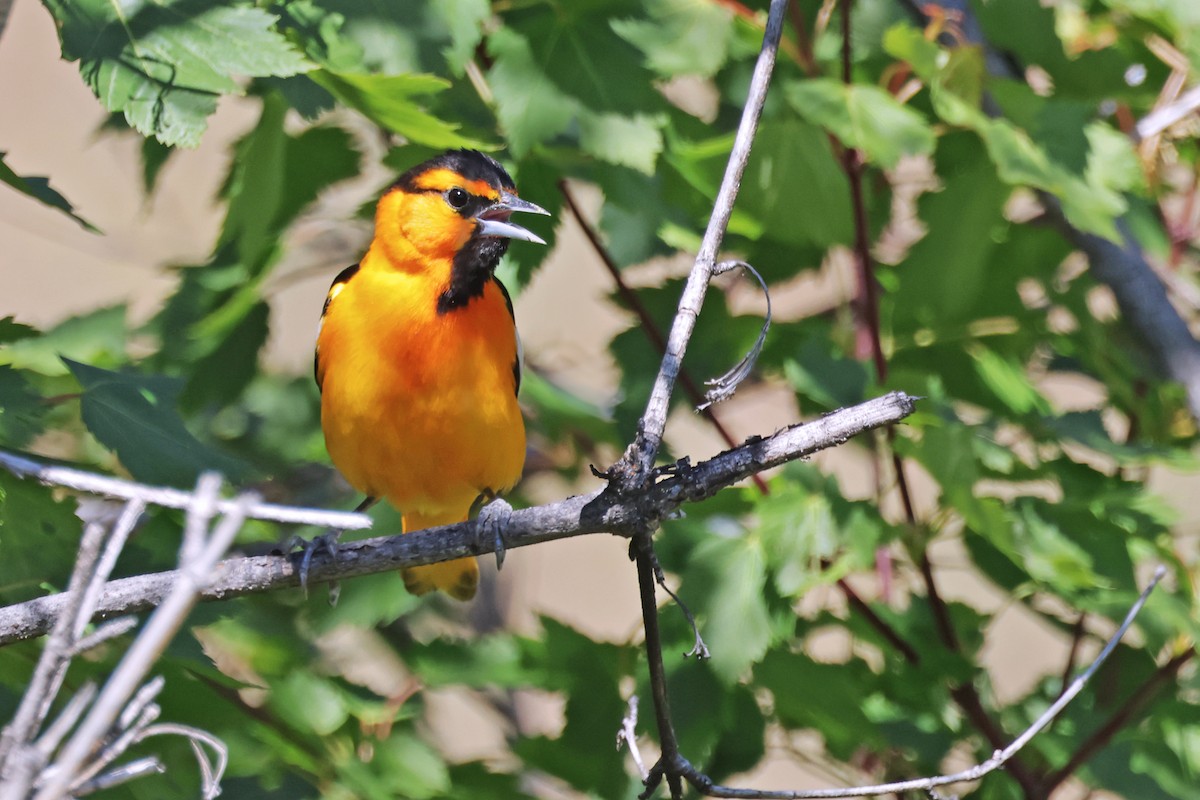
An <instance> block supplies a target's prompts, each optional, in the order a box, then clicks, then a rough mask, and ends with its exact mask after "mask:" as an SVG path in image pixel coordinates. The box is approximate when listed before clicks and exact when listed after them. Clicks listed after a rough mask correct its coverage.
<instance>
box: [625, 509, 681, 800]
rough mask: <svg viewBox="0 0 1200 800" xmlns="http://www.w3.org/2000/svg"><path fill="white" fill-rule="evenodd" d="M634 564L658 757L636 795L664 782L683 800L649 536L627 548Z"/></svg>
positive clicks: (643, 798) (650, 791)
mask: <svg viewBox="0 0 1200 800" xmlns="http://www.w3.org/2000/svg"><path fill="white" fill-rule="evenodd" d="M631 547H632V550H633V554H634V560H635V561H636V562H637V574H638V592H639V594H640V597H641V603H642V626H643V628H644V629H645V631H646V666H647V668H648V669H649V671H650V696H651V698H652V699H653V701H654V717H655V722H656V724H657V726H658V741H659V745H660V746H661V748H662V753H661V754H660V755H659V757H658V761H657V762H656V763H655V764H654V766H652V767H651V768H650V771H649V772H648V773H647V774H646V776H645V777H644V778H643V780H642V783H643V784H645V786H646V790H645V791H644V792H642V793H641V794H640V795H638V797H639V798H641V800H646V798H648V797H650V795H652V794H653V793H654V790H655V789H657V788H658V784H659V783H660V782H661V781H662V780H663V779H664V778H665V779H666V781H667V786H668V787H669V788H670V790H671V798H672V800H680V799H681V798H682V797H683V784H682V782H681V780H680V778H681V776H682V775H683V774H684V773H685V772H686V770H687V769H689V768H690V767H691V765H690V764H688V763H687V761H686V759H684V757H683V755H682V754H681V753H680V752H679V741H678V740H677V739H676V738H675V727H674V723H673V722H672V721H671V703H670V697H669V694H668V692H667V671H666V667H665V666H664V665H663V656H662V635H661V634H660V633H659V629H658V601H657V599H656V598H655V595H654V586H655V581H654V562H655V560H656V559H655V557H654V540H653V539H652V538H651V536H650V534H649V533H646V534H642V535H641V536H638V537H636V538H634V540H633V543H632V545H631Z"/></svg>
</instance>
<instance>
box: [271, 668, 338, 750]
mask: <svg viewBox="0 0 1200 800" xmlns="http://www.w3.org/2000/svg"><path fill="white" fill-rule="evenodd" d="M270 708H271V709H272V710H273V711H274V712H275V713H276V714H277V715H278V716H279V718H280V719H281V720H283V721H284V722H286V723H288V724H290V725H291V726H292V727H293V728H295V729H296V730H298V731H305V732H308V731H311V732H312V733H315V734H316V735H318V736H328V735H329V734H331V733H333V732H334V731H336V730H337V729H338V728H340V727H341V726H342V724H343V723H344V722H345V721H346V719H347V718H348V717H349V712H348V711H347V709H346V703H345V702H344V700H343V698H342V693H341V692H340V691H338V690H337V689H336V688H335V687H334V686H333V685H332V684H331V683H330V681H328V680H324V679H321V678H318V677H317V676H316V675H313V674H312V673H311V672H304V671H296V672H293V673H291V674H290V675H288V676H287V677H286V678H284V679H283V680H282V681H281V682H279V683H276V684H274V685H273V686H271V694H270Z"/></svg>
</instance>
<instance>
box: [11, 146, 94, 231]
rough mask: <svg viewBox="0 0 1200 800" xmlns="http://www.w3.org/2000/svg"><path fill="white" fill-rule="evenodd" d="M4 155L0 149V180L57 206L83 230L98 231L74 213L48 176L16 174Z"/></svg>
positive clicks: (41, 201) (39, 199)
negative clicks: (52, 186) (51, 183)
mask: <svg viewBox="0 0 1200 800" xmlns="http://www.w3.org/2000/svg"><path fill="white" fill-rule="evenodd" d="M6 155H7V153H5V152H4V151H3V150H0V181H2V182H4V183H7V184H8V185H9V186H11V187H12V188H14V189H16V190H17V191H18V192H20V193H21V194H24V195H28V196H29V197H32V198H33V199H34V200H37V201H38V202H40V203H42V204H44V205H47V206H50V207H51V208H57V209H58V210H59V211H61V212H63V213H64V214H66V215H67V216H68V217H70V218H71V219H73V220H75V221H76V222H78V223H79V224H80V225H81V226H83V228H84V230H88V231H91V232H92V233H99V232H100V231H99V230H98V229H97V228H96V226H95V225H93V224H92V223H90V222H88V221H87V220H86V219H84V218H83V217H81V216H79V215H78V214H76V213H75V208H74V206H72V205H71V204H70V203H69V202H68V201H67V198H65V197H63V196H62V195H61V194H59V193H58V192H56V191H55V190H54V189H52V188H51V187H50V180H49V179H48V178H43V177H40V176H38V177H30V176H22V175H18V174H17V173H15V172H13V171H12V169H11V168H10V167H9V166H8V164H5V163H4V157H5V156H6Z"/></svg>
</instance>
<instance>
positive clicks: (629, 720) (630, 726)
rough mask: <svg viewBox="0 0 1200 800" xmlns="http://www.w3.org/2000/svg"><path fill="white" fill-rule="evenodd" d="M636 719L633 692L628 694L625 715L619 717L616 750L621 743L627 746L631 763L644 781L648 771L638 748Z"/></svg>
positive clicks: (636, 701) (635, 702) (636, 702)
mask: <svg viewBox="0 0 1200 800" xmlns="http://www.w3.org/2000/svg"><path fill="white" fill-rule="evenodd" d="M637 721H638V696H637V695H636V694H634V695H630V696H629V703H628V705H627V706H626V711H625V716H624V717H623V718H622V719H621V729H620V730H618V731H617V751H618V752H619V751H620V750H621V745H625V746H626V747H627V748H629V755H630V756H631V757H632V758H633V763H634V764H636V765H637V768H638V774H639V775H641V776H642V780H643V781H644V780H646V778H647V777H649V774H650V773H649V772H647V771H646V762H645V761H643V760H642V751H641V750H640V749H639V748H638V743H637Z"/></svg>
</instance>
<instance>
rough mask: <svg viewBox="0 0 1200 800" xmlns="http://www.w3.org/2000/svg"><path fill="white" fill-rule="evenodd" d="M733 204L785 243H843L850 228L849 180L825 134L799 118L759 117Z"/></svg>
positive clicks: (827, 244) (846, 239) (820, 244)
mask: <svg viewBox="0 0 1200 800" xmlns="http://www.w3.org/2000/svg"><path fill="white" fill-rule="evenodd" d="M738 207H739V208H740V209H741V210H742V211H744V212H746V213H748V214H750V215H752V216H754V217H755V218H756V219H757V220H758V221H759V222H760V223H761V225H762V227H763V228H764V229H765V230H769V231H770V232H771V235H772V237H773V238H775V239H776V240H778V241H781V242H786V243H788V244H799V245H806V244H812V245H817V246H820V247H828V246H829V245H834V244H847V243H849V242H850V241H851V238H852V236H853V232H854V228H853V225H852V223H851V220H852V219H853V215H852V213H851V208H850V185H849V184H848V183H847V182H846V175H845V173H844V172H842V169H841V167H839V166H838V163H837V161H836V160H835V159H834V156H833V150H832V149H831V147H830V144H829V138H828V137H827V136H826V135H825V134H824V133H823V132H822V131H821V130H820V129H819V128H817V127H815V126H813V125H809V124H807V123H804V122H800V121H792V120H789V121H787V122H772V121H769V120H764V121H763V123H762V125H761V126H760V127H759V129H758V138H757V139H756V140H755V143H754V150H753V152H752V153H751V154H750V162H749V163H748V164H747V165H746V174H745V176H744V177H743V178H742V191H741V194H739V195H738Z"/></svg>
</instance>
